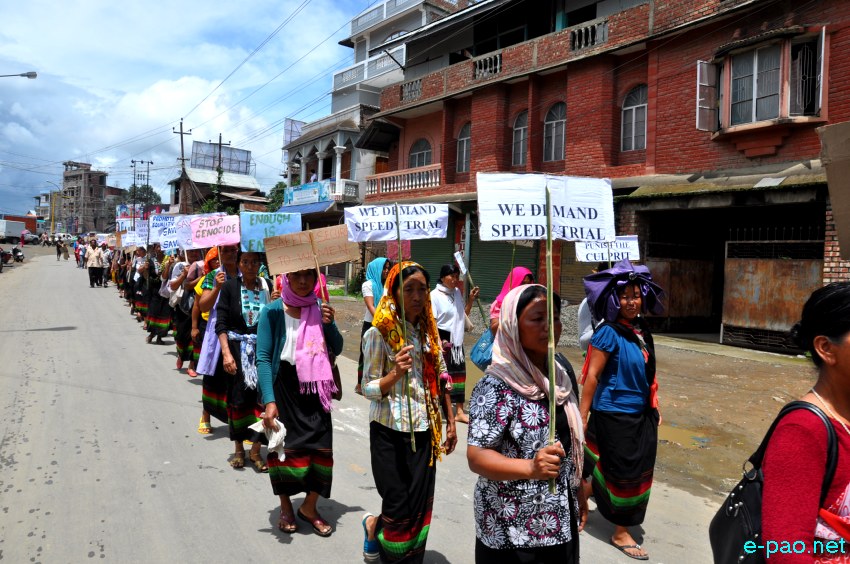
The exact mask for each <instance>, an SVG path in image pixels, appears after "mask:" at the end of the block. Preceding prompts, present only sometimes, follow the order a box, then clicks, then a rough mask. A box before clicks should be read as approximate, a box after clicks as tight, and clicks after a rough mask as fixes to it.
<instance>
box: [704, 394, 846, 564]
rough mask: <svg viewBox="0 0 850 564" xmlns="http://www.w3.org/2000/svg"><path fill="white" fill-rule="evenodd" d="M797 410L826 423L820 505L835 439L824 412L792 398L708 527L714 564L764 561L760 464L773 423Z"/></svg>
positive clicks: (835, 458)
mask: <svg viewBox="0 0 850 564" xmlns="http://www.w3.org/2000/svg"><path fill="white" fill-rule="evenodd" d="M798 409H807V410H809V411H811V412H812V413H814V414H815V415H817V416H818V417H820V418H821V420H822V421H823V424H824V425H825V426H826V435H827V450H826V472H825V473H824V477H823V484H822V485H821V494H820V505H821V506H823V502H824V500H825V499H826V494H827V492H828V491H829V486H830V484H831V483H832V477H833V476H834V475H835V467H836V466H837V465H838V440H837V438H836V436H835V429H834V428H833V427H832V423H830V421H829V419H828V418H827V416H826V414H825V413H824V412H823V411H822V410H821V409H820V408H819V407H817V406H816V405H812V404H810V403H808V402H804V401H792V402H791V403H789V404H788V405H786V406H785V407H783V408H782V410H781V411H780V412H779V415H777V416H776V419H775V420H774V421H773V424H772V425H771V426H770V429H768V431H767V434H766V435H765V436H764V439H762V442H761V445H759V447H758V449H757V450H756V451H755V452H754V453H753V455H752V456H750V458H749V459H748V462H749V463H750V465H751V468H750V469H749V470H747V463H746V462H745V463H744V477H743V478H742V479H741V481H740V482H738V485H737V486H735V487H734V488H733V489H732V492H731V493H730V494H729V496H728V497H727V498H726V501H724V502H723V505H721V506H720V509H719V510H718V511H717V513H716V514H715V515H714V518H713V519H712V520H711V524H710V525H709V526H708V538H709V541H710V542H711V551H712V552H713V553H714V562H715V564H733V563H746V564H755V563H763V562H765V558H764V539H763V538H762V536H761V501H762V489H763V487H764V474H763V473H762V469H761V465H762V461H763V460H764V453H765V451H766V450H767V445H768V442H769V441H770V437H771V435H772V434H773V430H774V429H775V428H776V425H777V424H778V423H779V421H780V420H781V419H782V418H783V417H784V416H785V415H787V414H788V413H790V412H792V411H796V410H798ZM812 527H814V523H812Z"/></svg>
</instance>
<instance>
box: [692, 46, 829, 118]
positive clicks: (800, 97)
mask: <svg viewBox="0 0 850 564" xmlns="http://www.w3.org/2000/svg"><path fill="white" fill-rule="evenodd" d="M824 42H825V30H821V32H820V34H818V35H812V34H809V35H803V36H799V37H796V38H792V39H783V40H779V41H775V42H773V43H767V44H762V45H759V46H756V47H752V48H749V49H746V50H742V51H737V52H734V53H731V54H729V55H727V56H725V57H724V58H723V59H720V60H719V61H717V62H705V61H698V62H697V129H701V130H703V131H718V130H720V129H723V128H725V127H733V126H737V125H745V124H749V123H756V122H761V121H770V120H775V119H780V118H788V117H794V116H819V115H820V111H821V96H822V91H823V85H822V84H821V83H822V80H823V78H824V73H823V49H824Z"/></svg>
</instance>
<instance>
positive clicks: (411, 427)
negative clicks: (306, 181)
mask: <svg viewBox="0 0 850 564" xmlns="http://www.w3.org/2000/svg"><path fill="white" fill-rule="evenodd" d="M402 279H403V283H402ZM428 289H429V283H428V273H427V272H426V271H425V270H424V269H423V268H422V267H421V266H419V265H418V264H416V263H415V262H403V263H401V264H396V265H395V266H393V267H392V269H390V272H389V274H388V276H387V282H386V284H385V292H384V295H383V297H382V298H381V301H380V302H379V303H378V307H377V308H376V310H375V318H374V319H373V321H372V325H373V327H372V328H371V329H369V330H368V331H366V334H365V335H364V336H363V356H364V360H365V362H364V365H363V380H362V382H361V385H362V390H363V396H364V397H366V398H367V399H369V400H371V401H372V405H371V407H370V408H369V420H370V424H369V447H370V451H371V454H372V474H373V476H374V477H375V486H376V487H377V489H378V494H379V495H380V496H381V513H380V515H378V516H375V515H372V514H371V513H367V514H366V515H365V516H364V517H363V521H362V524H363V534H364V540H363V557H364V558H365V559H366V560H370V561H373V560H377V559H378V558H381V559H382V560H383V561H384V562H400V561H404V562H422V561H423V559H424V557H425V544H426V542H427V541H428V530H429V527H430V523H431V509H432V507H433V504H434V485H435V483H436V477H437V467H436V462H437V460H439V459H440V457H441V453H442V452H443V451H444V452H445V453H446V454H451V453H452V452H453V451H454V449H455V446H456V445H457V434H456V432H455V422H454V415H453V413H452V409H451V399H450V398H449V394H448V392H447V391H446V390H445V386H444V385H443V382H444V381H445V380H447V379H448V374H447V373H446V365H445V362H444V361H443V355H442V353H441V347H440V336H439V334H438V333H437V324H436V322H435V321H434V314H433V312H432V309H431V303H430V302H431V299H430V293H429V291H428ZM402 299H403V301H402ZM402 307H403V311H404V317H401V315H400V314H401V312H402ZM440 407H442V409H443V414H444V415H445V418H446V435H445V442H443V438H442V430H443V425H442V420H441V417H440ZM441 443H442V444H441Z"/></svg>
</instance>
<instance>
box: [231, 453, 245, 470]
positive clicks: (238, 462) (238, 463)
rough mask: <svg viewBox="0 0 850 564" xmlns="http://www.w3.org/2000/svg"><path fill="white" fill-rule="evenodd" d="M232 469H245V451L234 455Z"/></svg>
mask: <svg viewBox="0 0 850 564" xmlns="http://www.w3.org/2000/svg"><path fill="white" fill-rule="evenodd" d="M230 467H231V468H233V469H234V470H239V469H241V468H245V451H242V452H234V453H233V458H231V459H230Z"/></svg>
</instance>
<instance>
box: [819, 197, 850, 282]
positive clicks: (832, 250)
mask: <svg viewBox="0 0 850 564" xmlns="http://www.w3.org/2000/svg"><path fill="white" fill-rule="evenodd" d="M824 239H825V240H824V247H823V283H824V285H826V284H830V283H831V282H847V281H848V280H850V261H846V260H841V259H840V257H841V252H840V251H841V249H840V247H839V246H838V234H837V233H836V231H835V220H834V219H833V217H832V206H831V205H829V204H827V206H826V237H825V238H824Z"/></svg>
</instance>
